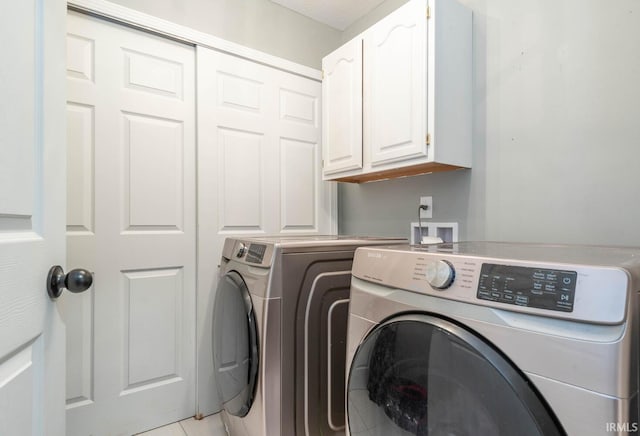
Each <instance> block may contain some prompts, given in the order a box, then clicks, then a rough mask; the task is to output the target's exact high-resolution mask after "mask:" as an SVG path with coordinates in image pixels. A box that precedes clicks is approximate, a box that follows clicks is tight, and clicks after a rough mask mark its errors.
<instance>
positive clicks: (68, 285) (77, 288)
mask: <svg viewBox="0 0 640 436" xmlns="http://www.w3.org/2000/svg"><path fill="white" fill-rule="evenodd" d="M92 284H93V274H91V273H90V272H89V271H87V270H86V269H81V268H79V269H72V270H71V271H69V273H68V274H65V273H64V270H63V269H62V267H61V266H60V265H55V266H52V267H51V269H50V270H49V275H48V276H47V293H48V294H49V297H51V299H52V300H55V299H56V298H58V297H59V296H60V294H62V291H63V290H64V289H68V290H69V292H73V293H74V294H77V293H80V292H84V291H86V290H87V289H89V288H90V287H91V285H92Z"/></svg>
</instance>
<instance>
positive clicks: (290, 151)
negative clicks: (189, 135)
mask: <svg viewBox="0 0 640 436" xmlns="http://www.w3.org/2000/svg"><path fill="white" fill-rule="evenodd" d="M197 59H198V61H197V64H198V73H197V75H198V169H199V171H198V179H199V181H198V222H199V234H198V238H199V241H200V244H199V246H198V265H199V268H198V326H199V330H198V374H199V377H198V380H199V382H198V411H199V412H200V413H202V414H208V413H211V412H214V411H218V410H220V402H219V400H218V398H217V395H216V386H215V380H214V379H213V358H212V354H211V353H212V351H211V336H212V335H211V328H212V313H213V301H214V298H213V297H214V296H213V292H214V290H215V289H216V285H217V273H218V269H217V268H216V266H217V265H218V264H219V263H220V256H221V254H222V245H223V243H224V239H225V238H226V237H227V236H233V235H245V236H261V235H267V234H269V235H277V234H307V235H309V234H328V233H335V232H336V226H335V204H334V199H335V190H336V187H335V183H331V182H322V180H321V173H320V172H321V146H320V142H321V117H320V114H321V98H320V97H321V84H320V82H318V81H317V80H311V79H307V78H304V77H300V76H298V75H294V74H291V73H287V72H285V71H281V70H277V69H275V68H271V67H268V66H265V65H261V64H258V63H256V62H252V61H249V60H246V59H241V58H238V57H237V56H232V55H228V54H225V53H221V52H219V51H215V50H211V49H207V48H203V47H198V49H197Z"/></svg>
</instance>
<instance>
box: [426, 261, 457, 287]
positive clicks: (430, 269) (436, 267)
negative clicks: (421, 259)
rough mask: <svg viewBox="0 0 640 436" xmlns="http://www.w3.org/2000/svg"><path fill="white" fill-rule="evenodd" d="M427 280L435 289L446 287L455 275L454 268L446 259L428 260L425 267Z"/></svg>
mask: <svg viewBox="0 0 640 436" xmlns="http://www.w3.org/2000/svg"><path fill="white" fill-rule="evenodd" d="M426 276H427V281H428V282H429V284H430V285H431V287H433V288H435V289H446V288H448V287H449V286H451V283H453V279H454V278H455V277H456V270H455V269H454V268H453V265H451V263H449V262H447V261H446V260H437V261H434V262H429V263H428V264H427V269H426Z"/></svg>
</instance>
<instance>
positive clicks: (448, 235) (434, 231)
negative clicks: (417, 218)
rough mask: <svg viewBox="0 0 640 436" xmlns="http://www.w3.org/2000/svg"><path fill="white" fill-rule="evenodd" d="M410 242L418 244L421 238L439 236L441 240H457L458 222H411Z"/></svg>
mask: <svg viewBox="0 0 640 436" xmlns="http://www.w3.org/2000/svg"><path fill="white" fill-rule="evenodd" d="M410 231H411V237H410V240H411V244H420V243H421V241H422V238H425V237H428V238H440V239H442V242H458V223H434V222H424V223H411V229H410Z"/></svg>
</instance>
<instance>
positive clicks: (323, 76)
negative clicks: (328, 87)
mask: <svg viewBox="0 0 640 436" xmlns="http://www.w3.org/2000/svg"><path fill="white" fill-rule="evenodd" d="M322 80H324V70H322Z"/></svg>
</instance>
